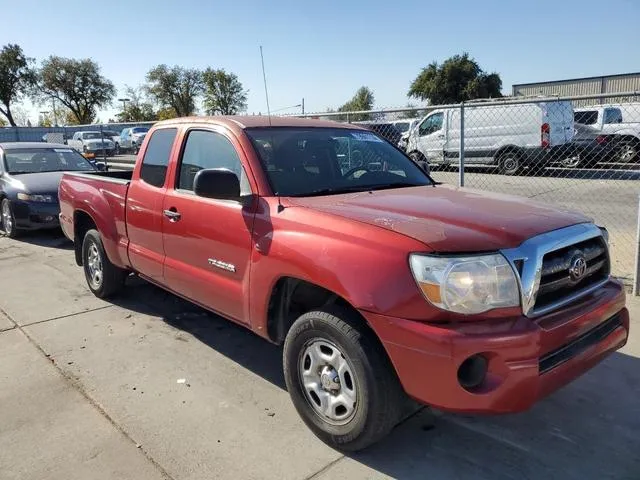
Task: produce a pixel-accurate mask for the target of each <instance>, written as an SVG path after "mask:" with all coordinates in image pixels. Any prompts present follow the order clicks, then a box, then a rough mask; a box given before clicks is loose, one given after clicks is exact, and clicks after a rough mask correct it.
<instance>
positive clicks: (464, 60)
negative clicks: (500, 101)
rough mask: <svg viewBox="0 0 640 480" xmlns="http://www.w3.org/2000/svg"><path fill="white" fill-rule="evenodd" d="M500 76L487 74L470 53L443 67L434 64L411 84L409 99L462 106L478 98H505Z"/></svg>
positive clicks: (433, 103) (459, 56)
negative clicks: (461, 103)
mask: <svg viewBox="0 0 640 480" xmlns="http://www.w3.org/2000/svg"><path fill="white" fill-rule="evenodd" d="M501 89H502V80H501V79H500V75H498V74H497V73H486V72H484V71H483V70H482V69H481V68H480V66H479V65H478V62H476V61H475V60H474V59H473V58H471V57H469V54H468V53H463V54H462V55H454V56H453V57H451V58H448V59H447V60H445V61H444V62H443V63H442V64H438V63H437V62H432V63H430V64H429V65H428V66H427V67H425V68H423V69H422V71H421V72H420V73H419V74H418V76H417V77H416V79H415V80H414V81H413V82H412V83H411V86H410V88H409V96H410V97H414V98H418V99H420V100H423V101H428V102H429V103H430V104H432V105H442V104H446V103H459V102H464V101H467V100H472V99H475V98H496V97H502V93H501V91H500V90H501Z"/></svg>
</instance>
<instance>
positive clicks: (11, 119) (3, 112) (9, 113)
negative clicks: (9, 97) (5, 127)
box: [0, 105, 17, 127]
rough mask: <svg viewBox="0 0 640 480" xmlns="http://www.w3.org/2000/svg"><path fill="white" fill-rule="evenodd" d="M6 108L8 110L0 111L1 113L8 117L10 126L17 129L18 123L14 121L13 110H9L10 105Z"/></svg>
mask: <svg viewBox="0 0 640 480" xmlns="http://www.w3.org/2000/svg"><path fill="white" fill-rule="evenodd" d="M5 108H6V109H7V110H6V111H4V110H2V109H0V112H2V114H3V115H4V116H5V117H7V120H8V121H9V125H11V126H12V127H17V125H16V122H15V120H14V119H13V115H11V108H9V105H5Z"/></svg>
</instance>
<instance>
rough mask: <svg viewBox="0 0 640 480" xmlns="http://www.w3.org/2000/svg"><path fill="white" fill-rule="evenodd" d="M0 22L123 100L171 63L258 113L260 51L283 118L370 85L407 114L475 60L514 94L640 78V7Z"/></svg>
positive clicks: (37, 17)
mask: <svg viewBox="0 0 640 480" xmlns="http://www.w3.org/2000/svg"><path fill="white" fill-rule="evenodd" d="M0 14H1V17H2V27H1V28H0V45H5V44H7V43H9V42H11V43H18V44H20V45H21V46H22V47H23V49H24V50H25V53H27V54H28V55H29V56H31V57H35V58H36V59H37V60H38V61H40V60H42V59H43V58H45V57H47V56H49V55H51V54H55V55H60V56H65V57H76V58H84V57H90V58H92V59H94V60H95V61H97V62H98V64H99V65H100V67H101V69H102V73H103V74H104V75H105V76H107V77H108V78H109V79H111V81H113V82H114V84H115V85H116V87H117V88H118V89H119V90H120V93H122V89H123V88H124V86H125V85H131V86H136V85H139V84H141V83H143V81H144V76H145V74H146V72H147V71H148V70H149V69H150V68H151V67H152V66H154V65H157V64H159V63H166V64H168V65H174V64H178V65H183V66H185V67H198V68H204V67H206V66H213V67H215V68H225V69H226V70H228V71H232V72H234V73H236V74H237V75H238V76H239V78H240V80H241V81H242V83H243V84H244V86H245V88H247V89H248V90H249V95H248V100H249V102H248V104H249V105H248V111H249V113H251V112H256V113H257V112H258V111H262V112H265V111H266V103H265V97H264V87H263V84H262V71H261V67H260V51H259V46H260V45H262V46H263V48H264V55H265V66H266V71H267V82H268V86H269V100H270V104H271V109H272V110H276V109H281V108H283V107H287V106H291V105H295V104H298V103H300V100H301V99H302V98H303V97H304V99H305V104H306V109H307V111H324V110H325V109H326V108H327V107H337V106H339V105H340V104H342V103H344V102H345V101H346V100H348V99H349V98H350V97H351V96H352V95H353V93H354V92H355V91H356V89H357V88H358V87H360V86H361V85H367V86H368V87H370V88H371V89H372V90H373V92H374V94H375V99H376V107H379V108H391V107H398V106H403V105H405V104H406V102H407V101H408V99H407V97H406V92H407V90H408V87H409V84H410V82H411V81H412V80H413V79H414V78H415V77H416V75H417V74H418V73H419V72H420V69H421V68H422V67H424V66H426V65H427V64H429V63H430V62H432V61H434V60H436V61H439V62H441V61H443V60H444V59H446V58H447V57H449V56H451V55H454V54H456V53H461V52H463V51H468V52H469V53H470V54H471V55H472V56H473V57H474V58H475V59H476V60H477V61H478V62H479V63H480V65H481V67H482V68H483V69H484V70H486V71H496V72H498V73H499V74H500V75H501V77H502V81H503V90H504V92H505V93H507V92H510V91H511V85H512V84H514V83H526V82H533V81H544V80H556V79H563V78H572V77H581V76H594V75H603V74H616V73H626V72H635V71H640V50H639V49H638V46H639V45H640V27H639V26H638V19H639V18H640V2H638V1H637V0H609V1H608V2H604V1H603V0H599V1H595V0H582V1H573V0H556V1H545V0H537V1H531V0H529V1H527V2H516V1H513V2H509V1H507V0H504V1H493V0H491V1H490V0H485V1H472V0H460V1H455V0H449V1H442V0H437V1H433V0H432V1H425V0H422V1H420V0H406V1H404V2H397V1H393V0H384V1H375V0H374V1H372V0H368V1H363V0H351V1H349V0H343V1H341V2H340V1H334V0H325V1H322V2H303V1H285V0H265V1H258V0H244V1H206V0H200V1H194V0H180V1H162V0H156V1H150V0H135V1H131V0H128V1H121V0H110V1H107V2H87V1H73V0H69V1H64V0H57V1H53V2H41V1H35V0H20V1H13V0H11V1H10V0H0ZM99 25H104V27H101V26H99ZM30 108H31V111H35V112H37V110H38V109H37V108H35V110H34V109H33V108H32V107H30ZM115 109H117V106H116V105H114V107H113V108H111V109H109V110H108V111H106V112H102V113H101V114H100V118H101V119H102V120H103V121H106V119H107V117H108V116H110V115H113V113H114V112H115V111H116V110H115ZM290 111H292V112H293V111H296V109H292V110H290ZM36 115H37V114H36Z"/></svg>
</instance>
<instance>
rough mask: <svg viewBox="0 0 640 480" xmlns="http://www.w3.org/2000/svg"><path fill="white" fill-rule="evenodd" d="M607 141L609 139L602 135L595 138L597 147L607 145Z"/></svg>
mask: <svg viewBox="0 0 640 480" xmlns="http://www.w3.org/2000/svg"><path fill="white" fill-rule="evenodd" d="M608 141H609V137H606V136H604V135H598V136H597V137H596V143H597V144H598V145H602V144H603V143H607V142H608Z"/></svg>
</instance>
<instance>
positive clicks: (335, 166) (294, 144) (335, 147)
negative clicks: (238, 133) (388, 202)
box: [245, 127, 433, 196]
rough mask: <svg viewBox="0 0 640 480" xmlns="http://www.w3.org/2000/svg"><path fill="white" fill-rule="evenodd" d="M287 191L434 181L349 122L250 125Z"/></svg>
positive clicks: (274, 178)
mask: <svg viewBox="0 0 640 480" xmlns="http://www.w3.org/2000/svg"><path fill="white" fill-rule="evenodd" d="M245 131H246V133H247V135H248V136H249V138H250V139H251V141H252V143H253V146H254V148H255V149H256V151H257V153H258V156H259V157H260V160H261V162H262V166H263V168H264V170H265V172H266V174H267V176H268V178H269V183H270V184H271V188H272V190H273V192H274V194H276V195H281V196H313V195H331V194H338V193H345V192H359V191H368V190H377V189H383V188H402V187H415V186H422V185H432V184H433V180H431V178H429V176H428V175H427V174H426V173H425V172H424V171H423V170H422V169H420V168H419V167H418V166H417V165H416V164H415V163H414V162H413V161H411V160H410V159H409V158H408V157H406V156H405V155H404V154H402V153H401V152H400V151H399V150H397V149H396V148H394V147H393V146H392V145H391V144H389V143H388V142H387V141H385V140H384V139H382V138H381V137H379V136H378V135H376V134H375V133H373V132H370V131H365V130H353V129H346V128H324V127H315V128H300V127H285V128H249V129H246V130H245Z"/></svg>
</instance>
